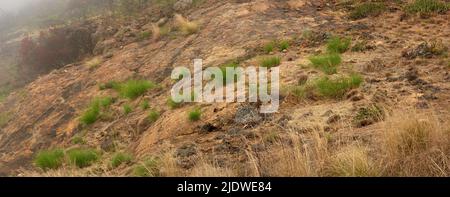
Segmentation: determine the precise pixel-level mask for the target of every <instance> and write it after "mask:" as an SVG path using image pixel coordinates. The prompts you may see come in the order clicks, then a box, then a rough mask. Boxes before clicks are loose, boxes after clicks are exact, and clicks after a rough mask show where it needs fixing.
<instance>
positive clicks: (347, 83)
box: [316, 74, 363, 98]
mask: <svg viewBox="0 0 450 197" xmlns="http://www.w3.org/2000/svg"><path fill="white" fill-rule="evenodd" d="M362 82H363V79H362V77H361V76H360V75H358V74H352V75H351V76H349V77H340V78H337V79H330V78H328V77H324V78H321V79H319V80H318V81H317V82H316V88H317V91H318V93H319V94H320V95H321V96H324V97H327V98H342V97H343V96H344V95H345V93H346V92H347V91H349V90H351V89H354V88H357V87H359V86H360V85H361V84H362Z"/></svg>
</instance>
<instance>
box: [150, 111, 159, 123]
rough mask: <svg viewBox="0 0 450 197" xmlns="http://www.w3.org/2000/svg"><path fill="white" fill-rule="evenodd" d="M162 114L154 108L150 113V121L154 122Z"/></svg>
mask: <svg viewBox="0 0 450 197" xmlns="http://www.w3.org/2000/svg"><path fill="white" fill-rule="evenodd" d="M160 116H161V114H160V113H159V112H158V111H156V110H152V111H150V113H149V114H148V121H150V122H151V123H154V122H156V121H157V120H158V119H159V117H160Z"/></svg>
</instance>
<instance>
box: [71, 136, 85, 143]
mask: <svg viewBox="0 0 450 197" xmlns="http://www.w3.org/2000/svg"><path fill="white" fill-rule="evenodd" d="M72 144H86V140H84V139H83V137H82V136H75V137H73V138H72Z"/></svg>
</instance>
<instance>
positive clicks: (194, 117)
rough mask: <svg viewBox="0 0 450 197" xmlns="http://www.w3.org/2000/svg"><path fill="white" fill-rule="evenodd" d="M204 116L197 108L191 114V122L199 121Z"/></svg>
mask: <svg viewBox="0 0 450 197" xmlns="http://www.w3.org/2000/svg"><path fill="white" fill-rule="evenodd" d="M201 116H202V111H201V110H200V109H199V108H196V109H194V110H192V111H190V112H189V115H188V117H189V120H190V121H192V122H195V121H199V120H200V118H201Z"/></svg>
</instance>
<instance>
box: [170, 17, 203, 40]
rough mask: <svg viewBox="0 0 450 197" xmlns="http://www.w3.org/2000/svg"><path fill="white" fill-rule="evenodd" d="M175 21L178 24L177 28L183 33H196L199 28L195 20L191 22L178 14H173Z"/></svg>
mask: <svg viewBox="0 0 450 197" xmlns="http://www.w3.org/2000/svg"><path fill="white" fill-rule="evenodd" d="M175 22H176V24H177V26H178V29H179V30H180V31H181V32H183V34H185V35H191V34H194V33H197V32H198V30H199V26H198V24H197V23H196V22H191V21H189V20H187V19H186V18H184V17H183V16H181V15H180V14H176V15H175Z"/></svg>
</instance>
